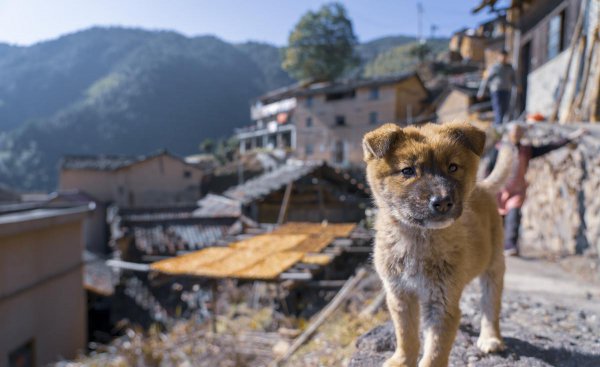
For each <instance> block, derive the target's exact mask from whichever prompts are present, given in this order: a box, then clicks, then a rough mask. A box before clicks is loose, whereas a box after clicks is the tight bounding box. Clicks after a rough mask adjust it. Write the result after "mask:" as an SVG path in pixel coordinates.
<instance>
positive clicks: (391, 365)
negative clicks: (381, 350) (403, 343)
mask: <svg viewBox="0 0 600 367" xmlns="http://www.w3.org/2000/svg"><path fill="white" fill-rule="evenodd" d="M382 367H410V366H409V365H407V364H404V363H400V362H398V361H396V360H395V359H394V358H390V359H388V360H387V361H385V362H384V363H383V366H382Z"/></svg>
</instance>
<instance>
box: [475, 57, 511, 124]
mask: <svg viewBox="0 0 600 367" xmlns="http://www.w3.org/2000/svg"><path fill="white" fill-rule="evenodd" d="M513 87H517V88H518V85H517V77H516V75H515V70H514V69H513V67H512V65H511V64H510V63H509V61H508V52H506V50H502V52H501V53H500V58H499V60H498V62H497V63H495V64H494V65H492V66H491V67H490V68H489V69H488V70H487V72H486V75H485V77H484V78H483V80H482V81H481V85H480V87H479V91H478V92H477V99H479V100H481V99H483V96H484V94H485V91H486V89H489V90H490V97H491V98H492V109H493V110H494V125H501V124H502V123H503V122H504V117H505V116H506V115H508V112H509V111H508V110H509V108H510V99H511V96H512V88H513Z"/></svg>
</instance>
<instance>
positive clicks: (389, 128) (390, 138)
mask: <svg viewBox="0 0 600 367" xmlns="http://www.w3.org/2000/svg"><path fill="white" fill-rule="evenodd" d="M401 135H402V130H401V129H400V127H399V126H398V125H396V124H392V123H388V124H385V125H382V126H381V127H379V128H377V129H375V130H373V131H371V132H368V133H366V134H365V137H364V138H363V152H364V159H365V161H368V160H371V159H373V158H377V159H381V158H383V157H384V156H385V155H386V153H387V152H388V151H389V150H390V149H391V148H392V146H393V145H394V144H395V143H396V142H397V141H398V140H399V139H400V137H401Z"/></svg>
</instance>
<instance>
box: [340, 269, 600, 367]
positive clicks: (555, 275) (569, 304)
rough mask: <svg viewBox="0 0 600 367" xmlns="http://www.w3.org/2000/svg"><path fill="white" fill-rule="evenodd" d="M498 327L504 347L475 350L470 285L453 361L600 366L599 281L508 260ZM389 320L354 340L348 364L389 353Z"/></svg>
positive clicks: (369, 366)
mask: <svg viewBox="0 0 600 367" xmlns="http://www.w3.org/2000/svg"><path fill="white" fill-rule="evenodd" d="M505 288H506V290H505V293H504V297H503V307H502V320H501V325H502V332H503V335H504V338H505V341H506V344H507V347H508V348H507V351H505V352H503V353H502V354H496V355H484V354H482V353H481V352H479V350H478V349H477V346H476V341H477V336H478V333H479V321H480V313H479V307H478V302H479V289H478V286H477V285H476V284H473V285H471V286H469V287H468V288H467V289H466V290H465V293H464V294H463V298H462V300H461V309H462V313H463V317H462V321H461V326H460V331H459V333H458V336H457V338H456V342H455V344H454V348H453V350H452V355H451V361H450V365H452V366H486V367H487V366H573V367H575V366H577V367H579V366H590V367H592V366H594V367H595V366H600V285H598V284H593V283H589V282H586V281H583V280H580V279H578V278H575V276H574V275H572V274H571V273H567V272H565V271H564V270H563V269H561V268H560V267H559V266H557V265H555V264H553V263H549V262H545V261H540V260H526V259H517V258H510V259H508V261H507V273H506V277H505ZM394 342H395V341H394V335H393V329H392V327H391V324H390V323H387V324H384V325H381V326H379V327H376V328H375V329H372V330H371V331H369V332H368V333H366V334H364V335H363V336H361V337H360V338H359V339H358V341H357V349H358V350H357V352H356V353H355V354H354V356H353V358H352V360H351V362H350V366H351V367H375V366H377V367H379V366H381V363H382V362H383V361H384V360H385V359H386V358H387V357H389V356H390V355H391V354H392V351H393V347H394Z"/></svg>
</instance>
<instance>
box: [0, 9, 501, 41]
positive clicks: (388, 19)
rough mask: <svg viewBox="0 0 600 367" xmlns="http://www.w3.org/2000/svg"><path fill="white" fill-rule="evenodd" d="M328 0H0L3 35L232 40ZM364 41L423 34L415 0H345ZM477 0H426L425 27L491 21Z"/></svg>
mask: <svg viewBox="0 0 600 367" xmlns="http://www.w3.org/2000/svg"><path fill="white" fill-rule="evenodd" d="M325 2H326V1H321V0H237V1H234V0H214V1H208V0H0V42H8V43H13V44H20V45H28V44H32V43H35V42H39V41H42V40H47V39H50V38H56V37H58V36H60V35H62V34H65V33H71V32H74V31H77V30H80V29H84V28H89V27H91V26H94V25H119V26H127V27H142V28H147V29H170V30H175V31H178V32H180V33H183V34H185V35H188V36H195V35H201V34H214V35H216V36H218V37H220V38H223V39H225V40H228V41H235V42H239V41H246V40H257V41H265V42H270V43H274V44H278V45H283V44H285V43H286V41H287V36H288V34H289V32H290V30H291V28H292V27H293V26H294V24H295V23H296V22H297V21H298V19H299V18H300V16H301V15H302V14H303V13H304V12H306V11H307V10H309V9H317V8H318V7H319V6H320V5H322V4H323V3H325ZM342 2H343V3H344V5H345V6H346V8H347V9H348V12H349V15H350V17H351V18H352V20H353V22H354V29H355V32H356V34H357V35H358V37H359V39H360V40H361V41H365V40H371V39H373V38H377V37H380V36H384V35H390V34H416V33H417V5H416V3H417V1H416V0H412V1H410V0H370V1H369V0H347V1H342ZM477 2H478V0H423V1H422V5H423V9H424V15H423V20H424V22H423V24H424V25H423V30H424V33H425V35H429V34H430V27H431V25H432V24H435V25H437V26H438V27H439V30H438V31H437V35H449V34H451V33H452V32H453V31H454V30H457V29H459V28H462V27H463V26H472V25H474V24H476V23H477V22H478V21H482V20H487V19H488V18H490V17H491V16H490V15H489V14H479V15H478V16H476V17H475V16H472V15H471V13H470V10H471V8H473V7H474V6H475V5H476V4H477Z"/></svg>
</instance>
